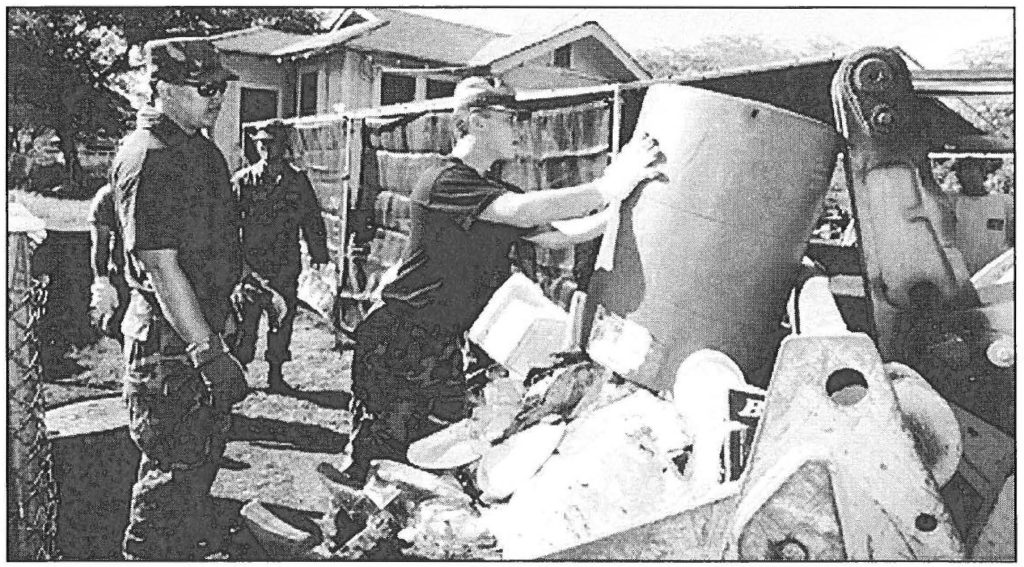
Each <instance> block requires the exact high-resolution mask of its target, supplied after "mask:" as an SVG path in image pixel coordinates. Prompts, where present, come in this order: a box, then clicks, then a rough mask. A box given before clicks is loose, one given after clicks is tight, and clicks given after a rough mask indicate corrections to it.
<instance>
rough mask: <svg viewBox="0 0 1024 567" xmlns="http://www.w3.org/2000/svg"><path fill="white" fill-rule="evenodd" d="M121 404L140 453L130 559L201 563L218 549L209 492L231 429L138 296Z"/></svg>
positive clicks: (172, 336) (168, 331) (128, 319)
mask: <svg viewBox="0 0 1024 567" xmlns="http://www.w3.org/2000/svg"><path fill="white" fill-rule="evenodd" d="M122 329H123V331H124V335H125V343H124V353H125V358H126V362H127V369H126V370H127V371H126V373H125V379H124V401H125V404H126V405H127V407H128V413H129V425H128V427H129V433H130V435H131V438H132V441H134V442H135V444H136V445H137V446H138V447H139V449H140V450H141V451H142V458H141V460H140V462H139V471H138V477H137V480H136V482H135V485H134V486H133V488H132V500H131V507H130V510H129V521H128V527H127V529H126V530H125V536H124V542H123V548H122V550H123V553H124V556H125V558H127V559H143V560H165V561H174V560H199V559H203V558H204V557H206V556H208V555H210V554H212V553H213V552H215V551H216V550H217V549H219V547H220V544H221V534H220V530H219V528H218V525H217V521H216V515H215V512H214V506H213V498H212V496H211V495H210V487H211V486H212V485H213V481H214V479H215V477H216V476H217V469H218V466H219V461H220V458H221V456H222V455H223V454H224V447H225V443H226V440H227V433H228V429H229V428H230V425H231V421H230V419H231V418H230V414H229V413H227V412H222V411H217V410H215V409H214V408H213V404H212V398H211V396H210V392H209V390H208V389H207V387H206V384H205V383H204V382H203V380H202V377H201V376H200V375H199V373H198V371H196V369H195V368H193V367H192V364H191V363H190V361H189V360H188V358H187V356H186V354H185V344H184V342H183V341H182V340H181V338H179V337H178V335H177V333H175V332H174V330H173V329H172V328H171V327H170V324H169V323H167V321H166V320H165V319H163V317H162V316H161V315H160V314H159V312H157V311H155V310H154V309H153V308H151V307H149V306H148V305H147V304H146V301H145V300H144V299H143V298H142V297H140V296H138V295H135V294H133V297H132V302H131V304H130V305H129V308H128V313H127V314H126V316H125V323H124V325H123V326H122Z"/></svg>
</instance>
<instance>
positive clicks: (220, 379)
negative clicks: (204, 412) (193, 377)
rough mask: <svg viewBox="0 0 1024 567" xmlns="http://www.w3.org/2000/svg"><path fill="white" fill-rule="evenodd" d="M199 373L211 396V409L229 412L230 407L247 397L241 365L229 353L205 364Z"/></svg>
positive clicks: (246, 385)
mask: <svg viewBox="0 0 1024 567" xmlns="http://www.w3.org/2000/svg"><path fill="white" fill-rule="evenodd" d="M199 372H200V374H202V376H203V381H204V382H206V387H207V388H209V389H210V394H212V395H213V407H215V408H217V409H219V410H221V411H229V410H230V409H231V406H233V405H235V404H237V403H238V402H240V401H242V400H244V399H245V397H246V396H247V395H249V383H248V382H246V381H245V371H244V370H243V369H242V363H241V362H238V359H237V358H235V357H234V356H233V355H232V354H231V353H229V352H225V353H223V354H221V355H220V356H218V357H217V358H214V359H213V360H211V361H209V362H207V363H206V364H204V365H203V366H201V367H200V368H199Z"/></svg>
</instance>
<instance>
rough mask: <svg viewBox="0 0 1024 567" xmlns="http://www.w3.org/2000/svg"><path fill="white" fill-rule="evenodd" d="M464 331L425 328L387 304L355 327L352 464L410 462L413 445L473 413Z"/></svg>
mask: <svg viewBox="0 0 1024 567" xmlns="http://www.w3.org/2000/svg"><path fill="white" fill-rule="evenodd" d="M466 395H467V392H466V380H465V377H464V374H463V368H462V333H453V332H451V331H447V330H444V329H440V328H434V329H427V328H424V327H423V326H420V325H417V324H415V323H413V322H412V321H411V320H410V319H409V318H408V317H406V316H403V315H400V314H398V313H396V312H395V311H394V310H393V309H392V308H390V307H388V306H383V307H380V308H378V309H376V310H374V311H373V312H371V313H370V314H369V315H368V316H367V318H366V319H364V320H363V322H362V323H360V324H359V326H358V327H357V328H356V344H355V349H354V352H353V354H352V426H353V434H352V461H353V465H352V468H350V469H349V474H350V475H351V476H353V477H355V478H358V479H360V480H362V479H363V478H364V477H365V475H366V472H367V471H368V469H369V465H370V461H372V460H374V459H388V460H393V461H398V462H401V463H407V462H408V460H407V458H406V451H407V450H408V449H409V445H411V444H412V443H413V442H415V441H417V440H419V439H422V438H423V437H426V436H427V435H430V434H431V433H434V432H436V431H438V430H440V429H441V428H443V427H445V426H447V425H449V424H451V423H454V422H456V421H459V420H461V419H464V418H465V417H467V416H468V409H469V404H468V403H467V399H466Z"/></svg>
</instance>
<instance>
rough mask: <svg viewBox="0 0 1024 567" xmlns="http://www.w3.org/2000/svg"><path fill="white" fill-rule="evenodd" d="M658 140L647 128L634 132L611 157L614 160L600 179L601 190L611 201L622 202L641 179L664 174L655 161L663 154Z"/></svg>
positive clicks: (611, 202) (608, 201)
mask: <svg viewBox="0 0 1024 567" xmlns="http://www.w3.org/2000/svg"><path fill="white" fill-rule="evenodd" d="M662 157H663V156H662V154H661V150H660V149H659V148H658V141H657V140H655V139H654V138H652V137H651V136H650V135H649V134H648V133H646V132H644V133H643V134H641V135H640V136H639V137H636V136H634V137H633V139H632V140H630V141H629V143H628V144H626V145H625V146H622V150H621V151H620V152H619V153H618V155H616V156H615V157H614V158H612V162H611V163H610V164H608V167H606V168H605V170H604V175H602V176H601V178H600V179H598V180H597V187H598V190H599V191H600V192H601V195H602V196H603V197H604V200H605V202H607V203H608V204H613V203H620V202H622V201H623V200H625V199H626V197H629V195H630V194H631V193H633V190H634V189H636V188H637V186H638V185H640V183H642V182H644V181H648V180H651V179H654V178H655V177H659V176H661V177H664V173H663V172H662V171H661V169H660V167H659V165H660V164H658V165H655V163H656V162H658V161H659V160H661V158H662Z"/></svg>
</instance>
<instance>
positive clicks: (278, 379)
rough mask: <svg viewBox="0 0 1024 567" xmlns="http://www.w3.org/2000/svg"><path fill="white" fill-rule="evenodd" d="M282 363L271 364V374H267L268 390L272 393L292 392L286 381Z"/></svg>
mask: <svg viewBox="0 0 1024 567" xmlns="http://www.w3.org/2000/svg"><path fill="white" fill-rule="evenodd" d="M281 366H282V364H281V363H280V362H271V363H270V372H268V373H267V389H268V390H269V391H271V392H277V393H280V394H286V393H289V392H292V391H293V390H292V387H291V386H289V385H288V384H287V383H286V382H285V381H284V374H283V372H282V370H281Z"/></svg>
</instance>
